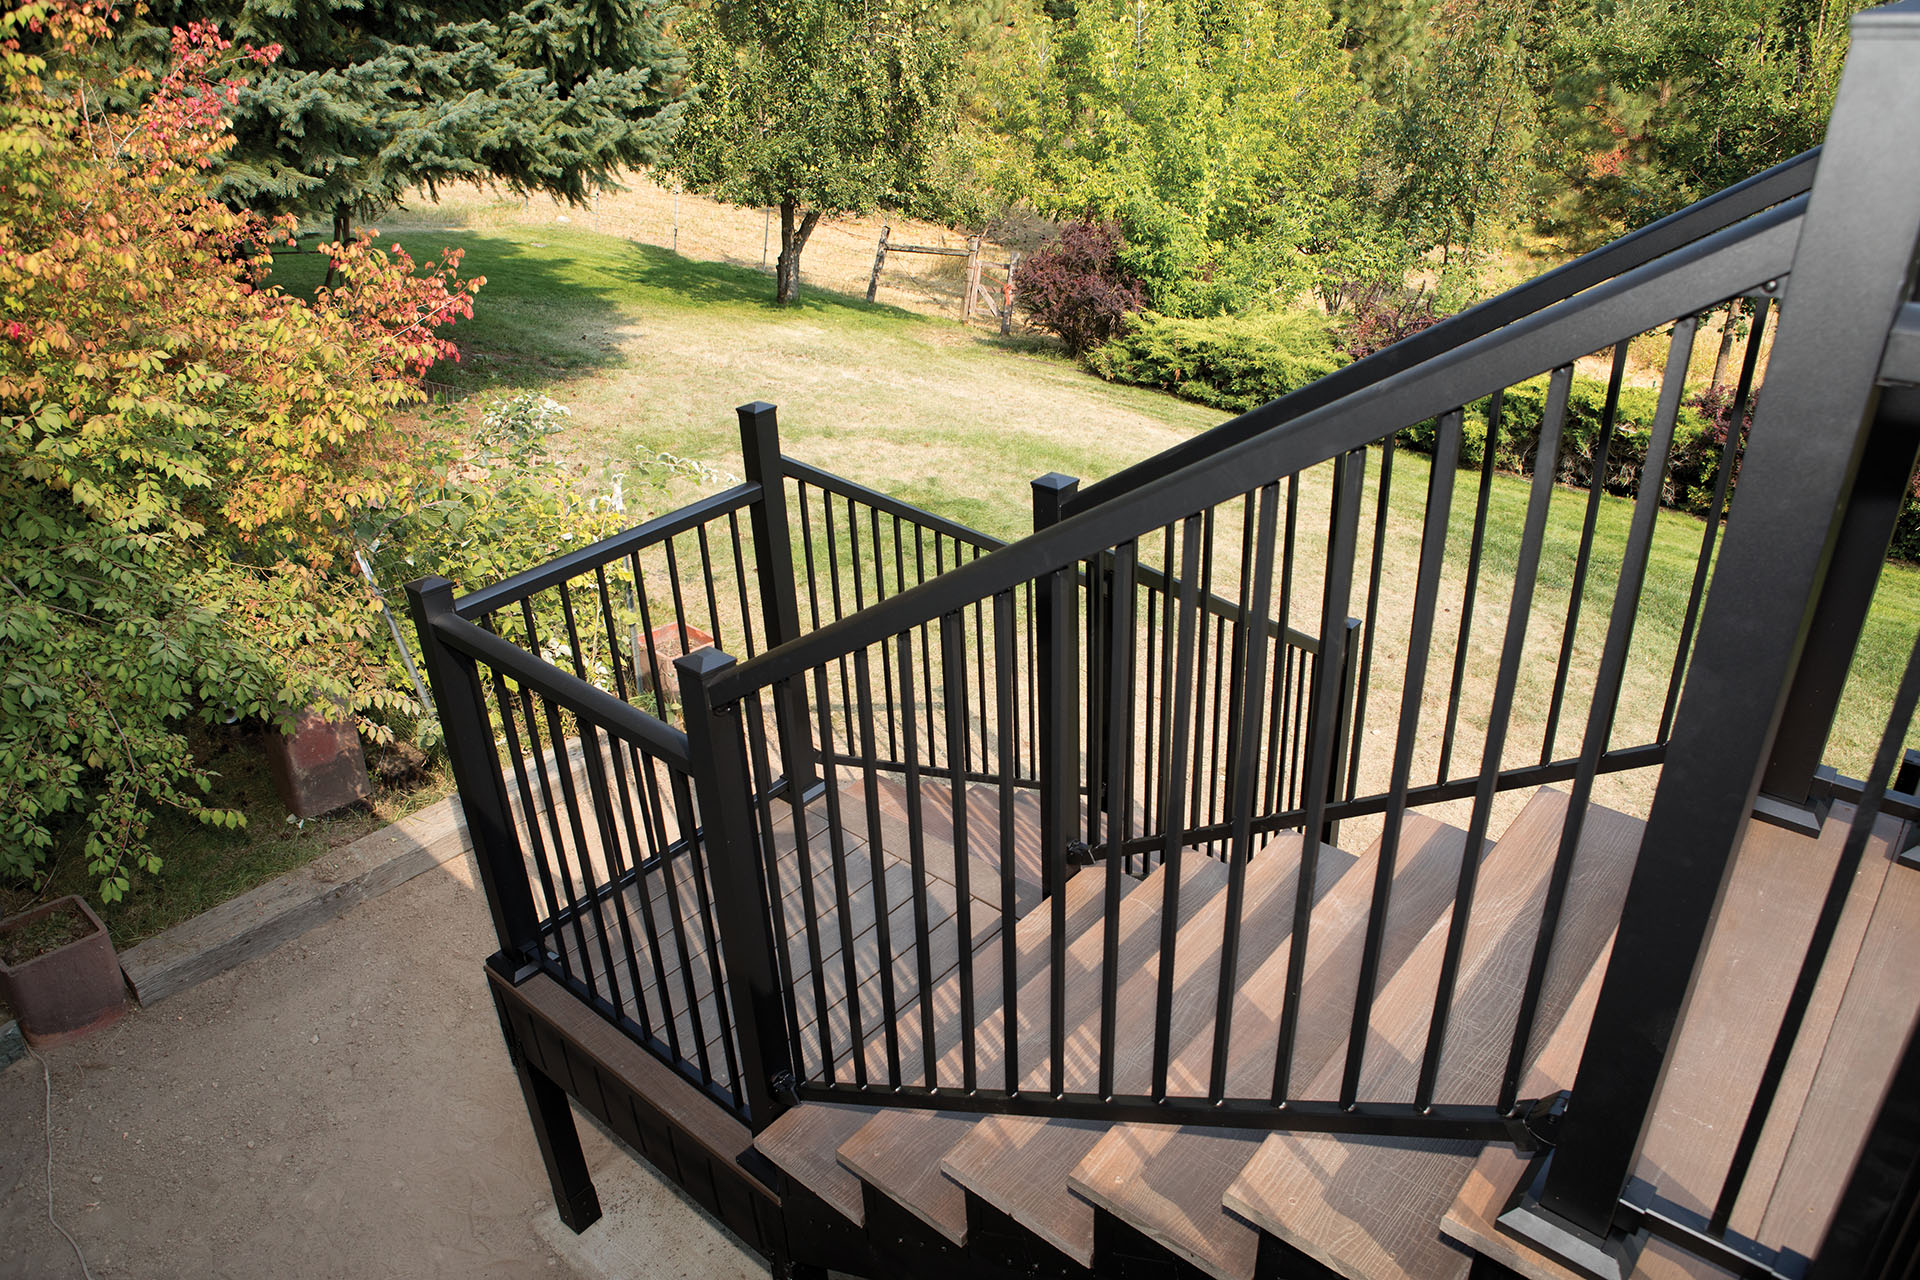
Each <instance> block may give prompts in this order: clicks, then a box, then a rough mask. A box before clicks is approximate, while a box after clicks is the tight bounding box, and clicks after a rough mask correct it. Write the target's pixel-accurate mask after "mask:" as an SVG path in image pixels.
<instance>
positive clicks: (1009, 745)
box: [967, 591, 1020, 1094]
mask: <svg viewBox="0 0 1920 1280" xmlns="http://www.w3.org/2000/svg"><path fill="white" fill-rule="evenodd" d="M1014 604H1015V601H1014V593H1013V592H1011V591H1003V592H1001V593H1000V594H999V595H997V596H995V597H994V598H993V647H994V655H995V661H994V668H995V678H994V685H995V693H996V696H997V697H998V699H999V722H1000V726H1001V732H1000V776H999V780H998V782H999V789H1000V991H1001V993H1002V999H1001V1016H1000V1028H1001V1036H1000V1038H1001V1040H1002V1041H1003V1042H1004V1044H1005V1056H1006V1062H1007V1072H1006V1082H1005V1087H1006V1090H1007V1092H1008V1093H1010V1094H1011V1093H1018V1092H1019V1089H1020V1004H1019V991H1020V964H1019V954H1020V953H1019V948H1018V946H1017V939H1016V935H1015V929H1014V922H1015V920H1016V919H1017V918H1018V917H1019V896H1018V893H1017V887H1016V884H1015V881H1014V876H1013V870H1014V839H1015V835H1014V828H1013V805H1014V792H1013V783H1014V775H1015V772H1016V770H1017V766H1018V763H1019V743H1018V742H1017V740H1016V739H1015V738H1014V737H1013V735H1012V734H1011V733H1010V732H1009V731H1008V726H1009V725H1013V724H1017V723H1018V721H1019V715H1018V711H1017V710H1016V708H1015V706H1014V682H1015V680H1016V679H1017V678H1018V675H1019V673H1018V672H1017V671H1016V669H1015V664H1014V654H1015V640H1014V625H1015V624H1014ZM972 1025H973V1024H972V1023H968V1027H969V1030H968V1032H967V1035H968V1038H969V1039H971V1038H972V1036H973V1032H972V1030H971V1028H972Z"/></svg>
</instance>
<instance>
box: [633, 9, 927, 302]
mask: <svg viewBox="0 0 1920 1280" xmlns="http://www.w3.org/2000/svg"><path fill="white" fill-rule="evenodd" d="M677 34H678V35H679V36H680V38H681V39H682V40H683V41H684V42H685V44H686V47H687V53H688V57H689V61H690V66H689V78H690V79H691V80H692V81H693V83H694V85H695V92H696V94H697V98H696V101H695V103H694V105H693V106H692V107H691V108H690V109H689V110H688V112H687V115H686V118H685V120H684V121H683V123H682V126H681V129H680V133H679V135H678V136H677V138H676V139H675V141H674V145H673V148H672V150H671V152H670V153H669V155H668V158H667V166H666V167H667V168H668V170H669V171H670V172H672V173H673V174H674V175H675V176H677V177H678V178H679V179H680V180H681V181H683V182H685V183H686V184H687V185H688V186H689V187H691V188H692V189H693V190H695V191H700V192H704V193H705V194H707V195H710V196H714V197H715V198H717V199H720V200H725V201H727V202H729V203H732V204H741V205H762V206H764V205H777V206H779V209H780V260H779V264H778V267H777V268H776V270H775V272H774V281H775V283H774V298H775V300H776V301H778V302H782V303H786V302H791V301H793V299H794V297H795V295H796V294H797V293H798V292H799V288H800V255H801V253H802V252H803V251H804V250H805V248H806V246H807V240H808V238H809V237H810V236H811V235H812V234H813V230H814V228H815V227H816V226H817V225H819V222H820V219H821V218H823V217H833V216H835V215H839V214H849V213H864V212H867V211H868V210H871V209H873V208H875V207H876V206H881V205H885V206H887V207H890V208H908V209H911V208H913V207H915V206H917V205H919V204H921V203H922V201H923V197H924V195H925V193H926V189H927V186H928V184H929V183H930V182H931V181H932V179H933V175H934V172H935V157H936V156H937V155H938V153H939V152H940V150H941V148H942V147H943V146H944V145H945V144H946V142H947V140H948V136H949V134H950V132H951V126H952V121H953V94H954V66H955V63H954V54H953V47H952V42H951V41H950V40H949V38H948V36H947V34H946V32H945V31H944V30H943V29H942V28H941V27H940V26H939V25H938V24H937V23H936V22H935V21H934V18H933V12H932V10H931V9H930V7H929V6H928V5H926V4H924V3H922V2H921V0H790V2H789V3H782V4H755V3H741V2H733V0H716V3H714V4H712V5H710V6H708V7H706V8H704V9H700V10H696V11H695V12H694V13H693V14H692V15H690V17H689V18H688V19H687V21H686V22H685V23H683V24H682V25H681V26H680V27H679V29H678V31H677Z"/></svg>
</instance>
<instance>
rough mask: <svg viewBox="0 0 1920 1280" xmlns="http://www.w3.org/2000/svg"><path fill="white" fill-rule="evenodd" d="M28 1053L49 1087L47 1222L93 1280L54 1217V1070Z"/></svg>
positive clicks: (75, 1246)
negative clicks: (67, 1245) (38, 1065)
mask: <svg viewBox="0 0 1920 1280" xmlns="http://www.w3.org/2000/svg"><path fill="white" fill-rule="evenodd" d="M27 1052H28V1053H31V1054H33V1060H34V1061H35V1062H37V1063H39V1064H40V1078H41V1079H42V1080H44V1081H45V1082H46V1086H47V1221H48V1222H51V1223H52V1224H53V1229H54V1230H55V1231H58V1232H59V1233H60V1234H61V1235H63V1236H66V1239H67V1243H68V1244H70V1245H72V1246H73V1260H74V1261H75V1262H78V1263H79V1264H80V1274H81V1275H82V1276H84V1277H86V1280H93V1272H91V1271H89V1270H87V1258H86V1255H85V1254H83V1253H81V1252H80V1242H79V1241H78V1240H75V1239H74V1238H73V1237H72V1236H70V1235H67V1229H66V1228H65V1227H63V1226H61V1225H60V1220H59V1219H58V1218H56V1217H54V1216H53V1070H52V1068H50V1067H48V1066H47V1060H46V1059H45V1058H43V1057H41V1056H40V1055H39V1054H38V1053H37V1052H35V1051H34V1048H33V1046H32V1045H28V1046H27Z"/></svg>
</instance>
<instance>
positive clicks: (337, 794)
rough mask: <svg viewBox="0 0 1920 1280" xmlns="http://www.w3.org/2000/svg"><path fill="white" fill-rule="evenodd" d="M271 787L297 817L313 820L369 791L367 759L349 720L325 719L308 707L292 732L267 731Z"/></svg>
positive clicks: (369, 793)
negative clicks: (271, 773) (271, 778)
mask: <svg viewBox="0 0 1920 1280" xmlns="http://www.w3.org/2000/svg"><path fill="white" fill-rule="evenodd" d="M267 761H268V763H269V764H270V765H271V766H272V768H273V786H274V790H276V791H278V792H279V793H280V803H281V804H284V805H285V806H286V807H287V812H288V813H290V814H292V815H293V816H294V817H296V818H317V817H319V816H320V815H321V814H323V813H332V812H333V811H334V810H335V809H344V808H346V807H347V806H348V805H350V804H356V803H358V802H359V801H362V800H365V799H366V798H367V797H368V796H370V795H372V794H373V783H372V782H371V781H370V780H369V779H368V778H367V757H366V753H365V752H364V751H362V750H361V749H360V735H359V734H358V733H355V732H354V729H353V721H352V719H350V718H343V719H339V720H329V719H327V718H326V717H325V716H323V715H321V714H320V713H319V712H318V711H315V710H313V709H311V708H309V709H308V710H306V711H303V712H301V713H300V718H299V719H298V720H297V721H295V722H294V726H293V732H292V733H284V734H282V733H274V732H272V731H269V732H268V734H267Z"/></svg>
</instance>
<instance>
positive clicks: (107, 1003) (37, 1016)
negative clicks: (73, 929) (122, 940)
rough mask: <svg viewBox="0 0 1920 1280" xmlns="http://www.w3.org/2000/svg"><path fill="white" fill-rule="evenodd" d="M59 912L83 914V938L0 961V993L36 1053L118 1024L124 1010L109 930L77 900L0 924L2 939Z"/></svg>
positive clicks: (47, 905)
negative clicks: (15, 961) (27, 956)
mask: <svg viewBox="0 0 1920 1280" xmlns="http://www.w3.org/2000/svg"><path fill="white" fill-rule="evenodd" d="M57 911H73V912H76V913H77V914H79V915H81V916H84V917H85V918H86V922H87V925H88V931H87V934H86V936H85V937H81V938H75V939H74V940H73V941H72V942H69V943H66V944H65V945H64V946H59V947H55V948H54V949H53V950H52V951H48V952H45V953H43V954H41V955H37V956H35V957H34V958H33V959H31V960H28V961H26V962H25V963H24V964H19V965H13V966H9V965H8V964H6V963H5V962H4V961H0V993H4V994H5V996H6V998H7V1003H8V1004H10V1005H12V1006H13V1012H14V1014H15V1016H16V1017H18V1018H19V1020H20V1030H21V1032H22V1033H23V1034H24V1035H25V1036H26V1037H27V1043H28V1044H30V1045H33V1046H34V1047H35V1048H37V1049H44V1048H47V1047H48V1046H50V1045H56V1044H63V1043H65V1042H66V1041H68V1040H72V1039H75V1038H76V1037H79V1036H83V1035H85V1034H86V1033H87V1032H89V1031H95V1030H98V1029H99V1028H101V1027H104V1026H109V1025H111V1024H112V1023H115V1022H118V1021H119V1020H120V1017H121V1015H122V1014H124V1013H126V1011H127V984H126V979H124V978H123V977H121V975H120V960H119V957H117V956H116V955H114V953H113V941H112V939H110V938H108V937H107V927H106V926H105V925H103V924H101V923H100V917H99V916H97V915H95V914H93V908H91V907H89V906H88V905H87V904H86V902H85V901H83V900H82V899H80V898H77V897H74V896H72V895H69V896H67V897H64V898H55V899H54V900H53V901H52V902H47V903H42V904H41V905H40V906H37V907H35V908H34V909H33V910H31V911H26V912H22V913H21V914H20V915H17V916H11V917H9V918H7V919H5V920H0V937H3V936H5V935H6V934H9V933H12V932H14V931H16V930H18V929H21V928H24V927H25V926H27V925H29V924H32V923H34V922H36V921H39V920H44V919H46V918H47V917H48V916H50V915H52V914H54V913H55V912H57Z"/></svg>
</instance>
